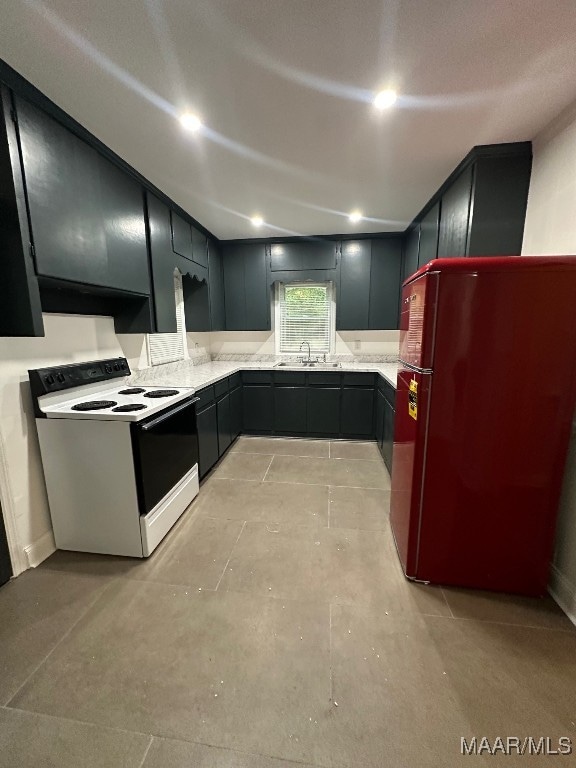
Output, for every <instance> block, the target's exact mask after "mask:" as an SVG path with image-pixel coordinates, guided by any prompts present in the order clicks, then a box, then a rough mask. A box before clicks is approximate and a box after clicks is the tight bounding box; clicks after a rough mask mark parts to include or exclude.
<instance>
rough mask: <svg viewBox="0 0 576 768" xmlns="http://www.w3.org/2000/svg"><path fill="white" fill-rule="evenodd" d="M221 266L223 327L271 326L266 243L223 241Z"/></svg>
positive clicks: (264, 328) (268, 328)
mask: <svg viewBox="0 0 576 768" xmlns="http://www.w3.org/2000/svg"><path fill="white" fill-rule="evenodd" d="M222 266H223V272H224V303H225V314H226V330H228V331H266V330H270V289H269V286H268V281H267V273H266V248H265V246H264V245H263V244H259V243H258V244H254V243H225V244H224V246H223V250H222Z"/></svg>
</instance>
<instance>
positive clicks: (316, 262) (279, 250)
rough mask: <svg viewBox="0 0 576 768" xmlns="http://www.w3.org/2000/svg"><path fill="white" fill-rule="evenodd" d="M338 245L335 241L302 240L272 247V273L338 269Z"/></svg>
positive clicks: (274, 244) (273, 244) (276, 244)
mask: <svg viewBox="0 0 576 768" xmlns="http://www.w3.org/2000/svg"><path fill="white" fill-rule="evenodd" d="M337 251H338V243H337V242H336V241H333V240H319V239H308V238H302V239H301V240H298V241H296V242H292V243H272V244H271V245H270V270H271V271H272V272H305V271H308V270H315V269H321V270H326V269H336V260H337Z"/></svg>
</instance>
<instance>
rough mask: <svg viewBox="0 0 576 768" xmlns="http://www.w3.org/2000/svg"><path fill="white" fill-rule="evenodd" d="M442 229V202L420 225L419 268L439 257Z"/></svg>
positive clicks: (437, 204)
mask: <svg viewBox="0 0 576 768" xmlns="http://www.w3.org/2000/svg"><path fill="white" fill-rule="evenodd" d="M439 227H440V201H438V202H437V203H436V205H434V206H433V207H432V208H431V209H430V210H429V211H428V213H427V214H426V216H424V218H423V219H422V221H421V223H420V252H419V254H418V266H419V267H422V266H423V265H424V264H427V263H428V262H429V261H431V260H432V259H435V258H436V257H437V255H438V233H439Z"/></svg>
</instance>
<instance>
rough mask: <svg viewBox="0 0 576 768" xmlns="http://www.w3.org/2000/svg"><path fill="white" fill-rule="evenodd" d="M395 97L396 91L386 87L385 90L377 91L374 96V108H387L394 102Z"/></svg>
mask: <svg viewBox="0 0 576 768" xmlns="http://www.w3.org/2000/svg"><path fill="white" fill-rule="evenodd" d="M397 98H398V96H397V94H396V91H393V90H392V89H391V88H387V89H386V90H385V91H379V92H378V93H377V94H376V96H374V101H373V104H374V106H375V107H376V109H388V107H391V106H392V104H394V102H395V101H396V99H397Z"/></svg>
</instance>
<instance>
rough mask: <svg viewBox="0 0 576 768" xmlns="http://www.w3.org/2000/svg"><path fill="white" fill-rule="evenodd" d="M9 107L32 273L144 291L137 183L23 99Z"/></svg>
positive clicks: (145, 280) (140, 202) (146, 286)
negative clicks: (21, 172) (15, 123)
mask: <svg viewBox="0 0 576 768" xmlns="http://www.w3.org/2000/svg"><path fill="white" fill-rule="evenodd" d="M16 109H17V116H18V129H19V134H20V146H21V151H22V166H23V169H24V182H25V187H26V195H27V201H28V207H29V212H30V223H31V234H32V240H33V243H34V249H35V261H36V272H37V274H38V275H40V276H42V277H49V278H56V279H58V280H65V281H70V282H74V283H83V284H88V285H94V286H99V287H103V288H113V289H118V290H122V291H129V292H133V293H140V294H144V295H146V294H148V293H149V292H150V281H149V274H148V254H147V249H146V231H145V221H144V199H143V193H142V189H141V187H140V185H139V184H138V183H137V182H136V181H134V180H133V179H132V178H131V177H128V176H127V175H126V174H124V173H123V172H122V171H121V170H120V169H118V168H117V167H116V166H114V165H113V164H112V163H111V162H110V161H109V160H107V159H106V158H105V157H103V156H102V155H100V154H99V153H98V152H96V150H95V149H93V148H92V147H91V146H90V145H88V144H87V143H86V142H84V141H82V139H80V138H78V137H77V136H76V135H75V134H73V133H72V132H71V131H69V130H68V129H67V128H64V127H63V126H62V125H60V123H58V122H57V121H56V120H53V119H52V118H51V117H49V116H48V115H46V114H45V113H44V112H42V111H41V110H39V109H37V108H36V107H33V106H32V105H31V104H29V103H28V102H26V101H24V100H22V99H17V100H16Z"/></svg>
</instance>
